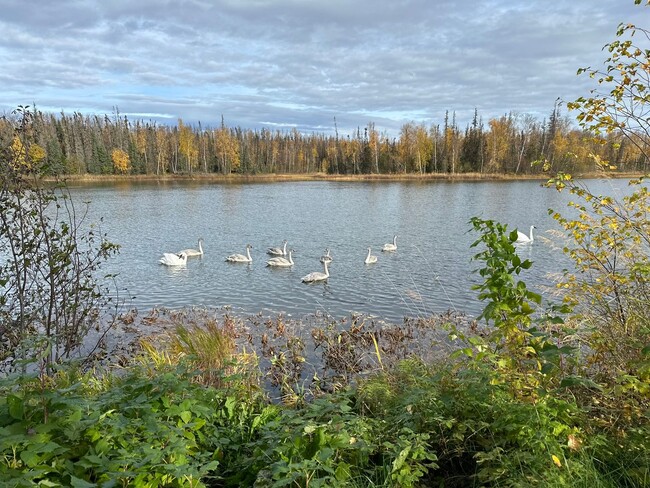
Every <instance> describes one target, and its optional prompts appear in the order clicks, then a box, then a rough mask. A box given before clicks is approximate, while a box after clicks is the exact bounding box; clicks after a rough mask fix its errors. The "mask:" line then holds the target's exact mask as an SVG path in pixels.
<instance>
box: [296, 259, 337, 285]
mask: <svg viewBox="0 0 650 488" xmlns="http://www.w3.org/2000/svg"><path fill="white" fill-rule="evenodd" d="M323 268H324V269H325V272H324V273H319V272H318V271H314V272H312V273H309V274H308V275H307V276H303V277H302V282H303V283H312V282H314V281H324V280H326V279H327V278H329V276H330V273H329V271H328V270H327V261H323Z"/></svg>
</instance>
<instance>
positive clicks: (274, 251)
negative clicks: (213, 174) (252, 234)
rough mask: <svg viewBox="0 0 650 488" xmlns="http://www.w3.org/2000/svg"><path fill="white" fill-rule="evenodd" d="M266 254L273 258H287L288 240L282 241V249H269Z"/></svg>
mask: <svg viewBox="0 0 650 488" xmlns="http://www.w3.org/2000/svg"><path fill="white" fill-rule="evenodd" d="M266 254H270V255H271V256H286V255H287V240H286V239H285V240H284V241H282V247H281V248H280V247H269V249H268V250H267V251H266Z"/></svg>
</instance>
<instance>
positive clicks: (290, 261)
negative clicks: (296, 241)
mask: <svg viewBox="0 0 650 488" xmlns="http://www.w3.org/2000/svg"><path fill="white" fill-rule="evenodd" d="M291 253H292V251H289V263H291V264H293V259H291Z"/></svg>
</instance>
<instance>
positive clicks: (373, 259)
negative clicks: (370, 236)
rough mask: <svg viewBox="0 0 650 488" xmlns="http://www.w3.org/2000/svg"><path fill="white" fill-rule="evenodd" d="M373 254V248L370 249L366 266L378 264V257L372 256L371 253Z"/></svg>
mask: <svg viewBox="0 0 650 488" xmlns="http://www.w3.org/2000/svg"><path fill="white" fill-rule="evenodd" d="M371 252H372V249H371V248H368V255H367V256H366V260H365V261H364V263H366V264H373V263H376V262H377V256H372V255H371V254H370V253H371Z"/></svg>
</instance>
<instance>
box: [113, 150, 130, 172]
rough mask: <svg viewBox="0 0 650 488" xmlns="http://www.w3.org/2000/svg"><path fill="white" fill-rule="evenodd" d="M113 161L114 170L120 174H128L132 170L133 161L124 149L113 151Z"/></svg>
mask: <svg viewBox="0 0 650 488" xmlns="http://www.w3.org/2000/svg"><path fill="white" fill-rule="evenodd" d="M111 159H112V160H113V168H115V171H116V172H118V173H126V172H128V171H129V169H131V159H130V158H129V155H128V154H127V153H126V151H123V150H122V149H117V148H116V149H113V151H111Z"/></svg>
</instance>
